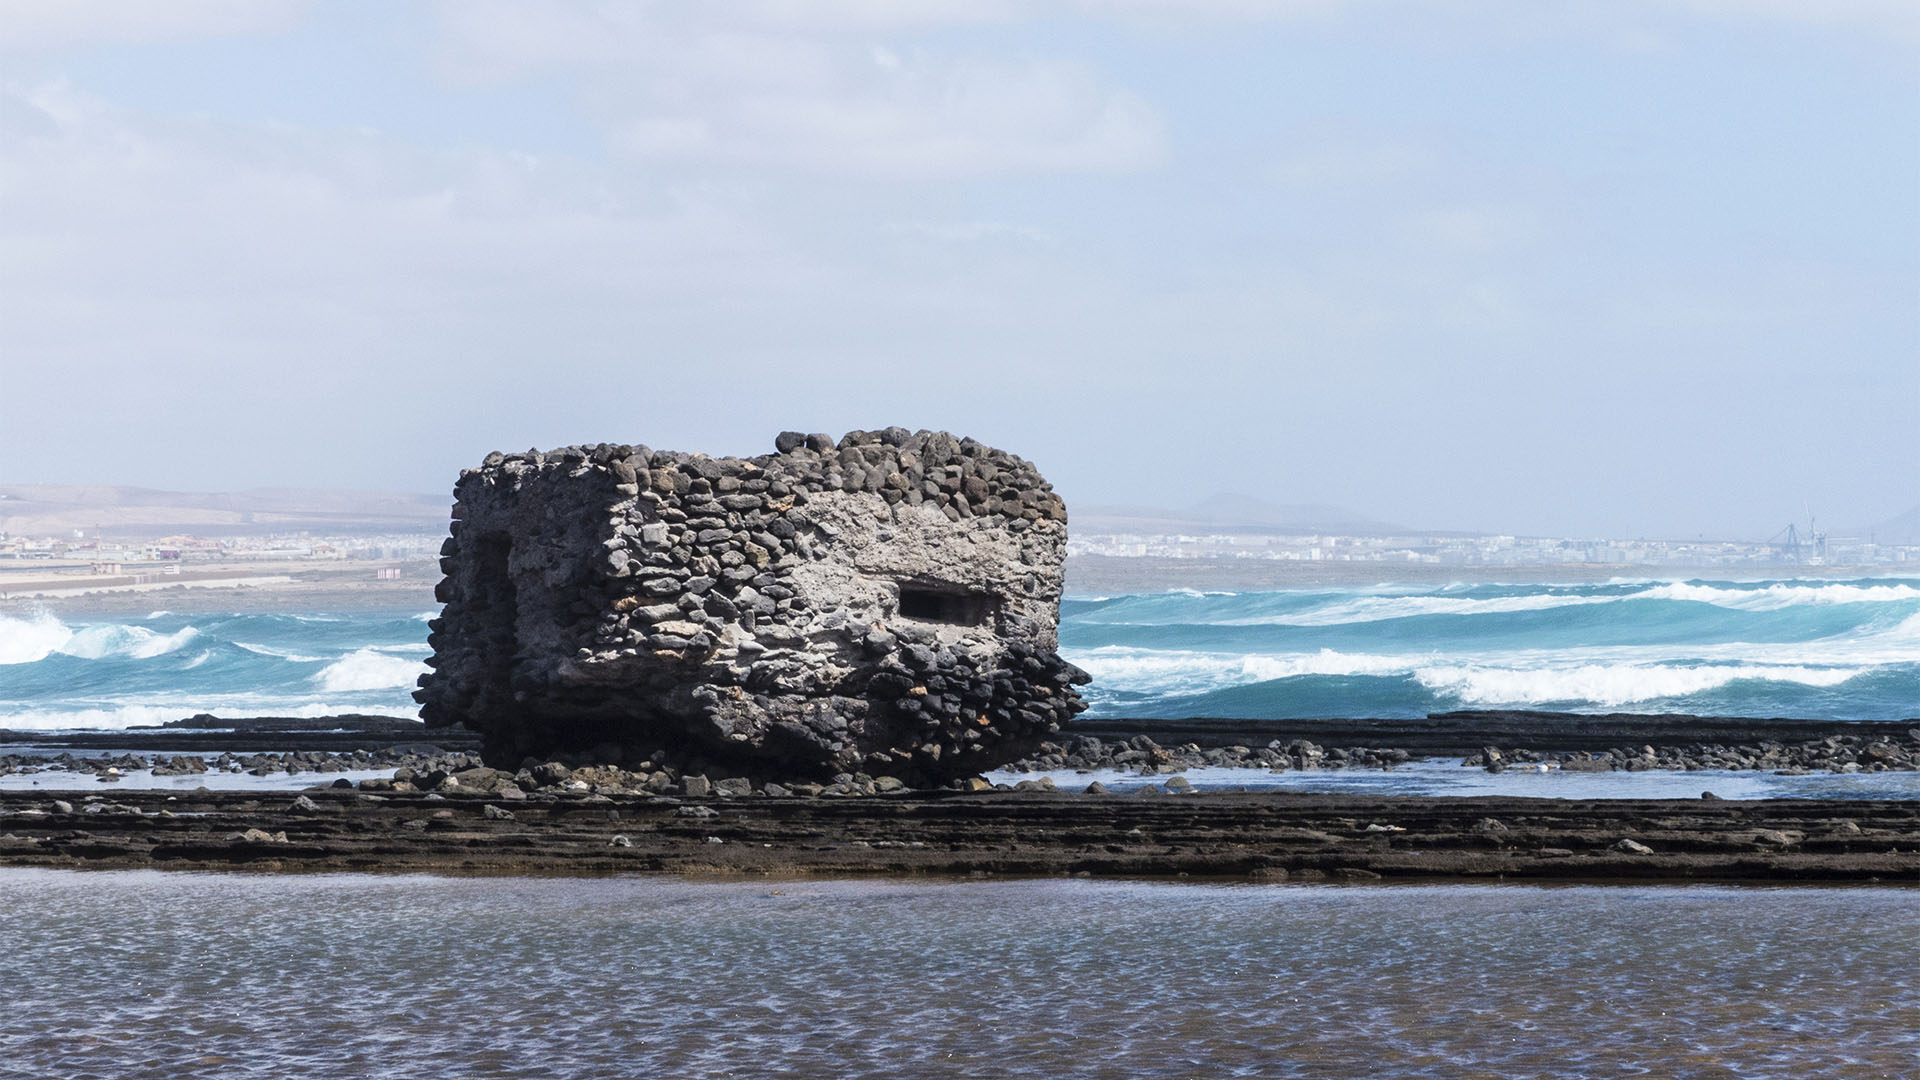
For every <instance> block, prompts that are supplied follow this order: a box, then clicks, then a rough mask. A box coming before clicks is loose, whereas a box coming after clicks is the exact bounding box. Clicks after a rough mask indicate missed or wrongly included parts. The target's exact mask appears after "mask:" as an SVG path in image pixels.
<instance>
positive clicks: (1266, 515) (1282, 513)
mask: <svg viewBox="0 0 1920 1080" xmlns="http://www.w3.org/2000/svg"><path fill="white" fill-rule="evenodd" d="M1070 510H1071V511H1072V515H1073V526H1074V528H1075V529H1076V530H1079V531H1082V532H1100V533H1106V532H1116V533H1169V532H1202V531H1205V532H1255V533H1285V534H1291V535H1301V536H1307V535H1321V534H1330V535H1337V536H1404V535H1407V534H1409V533H1410V532H1412V531H1413V530H1410V529H1408V528H1407V527H1406V526H1404V525H1396V524H1394V523H1393V522H1389V521H1381V520H1379V519H1377V518H1370V517H1367V516H1366V515H1364V514H1360V513H1356V512H1355V511H1352V510H1349V509H1347V508H1346V507H1343V506H1330V505H1327V504H1324V503H1273V502H1268V501H1266V500H1265V499H1256V498H1254V497H1252V496H1250V495H1213V496H1210V497H1208V498H1206V499H1202V500H1201V501H1200V502H1197V503H1195V504H1193V505H1192V506H1189V507H1187V508H1186V509H1184V510H1168V509H1164V508H1159V507H1145V506H1101V505H1096V504H1082V505H1078V506H1073V507H1070Z"/></svg>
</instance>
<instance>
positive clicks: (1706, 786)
mask: <svg viewBox="0 0 1920 1080" xmlns="http://www.w3.org/2000/svg"><path fill="white" fill-rule="evenodd" d="M1177 775H1180V776H1184V777H1186V778H1187V782H1188V783H1190V784H1192V785H1193V786H1194V788H1195V789H1196V790H1199V791H1229V790H1233V789H1235V788H1242V787H1244V788H1246V789H1247V790H1249V791H1298V792H1312V793H1316V794H1347V795H1507V796H1516V797H1523V798H1538V799H1697V798H1699V797H1700V793H1701V792H1702V791H1712V792H1713V793H1714V794H1715V795H1718V796H1720V797H1721V798H1723V799H1920V772H1878V773H1869V772H1861V773H1832V772H1810V773H1807V774H1805V775H1803V776H1778V775H1775V774H1773V773H1770V772H1763V771H1758V770H1730V769H1697V770H1694V771H1691V772H1688V771H1678V770H1649V771H1647V772H1626V771H1613V772H1576V771H1572V770H1568V769H1548V768H1534V767H1529V766H1516V767H1514V768H1510V769H1508V770H1507V771H1505V772H1500V773H1490V772H1488V771H1487V770H1485V769H1482V768H1477V767H1476V768H1470V769H1469V768H1462V767H1461V765H1460V759H1459V758H1426V759H1423V760H1420V761H1412V762H1408V763H1406V764H1404V765H1396V766H1394V767H1393V768H1391V769H1288V770H1285V771H1283V772H1268V771H1267V770H1265V769H1219V768H1211V769H1188V770H1186V771H1185V772H1183V773H1179V774H1177ZM1043 776H1044V777H1047V778H1048V779H1050V780H1052V781H1053V782H1054V784H1055V786H1057V787H1058V788H1060V790H1062V791H1079V790H1081V789H1082V788H1085V787H1086V786H1087V785H1088V784H1089V783H1092V782H1093V781H1095V780H1098V781H1099V782H1100V783H1102V784H1103V785H1105V786H1106V787H1107V789H1108V790H1110V791H1116V792H1126V791H1136V790H1138V789H1140V788H1142V787H1145V786H1146V785H1148V784H1163V783H1165V782H1166V781H1168V780H1171V779H1172V778H1173V776H1172V775H1166V776H1154V775H1146V776H1142V775H1140V774H1138V773H1131V772H1121V771H1117V770H1111V769H1107V770H1091V771H1088V772H1078V771H1075V770H1072V769H1058V770H1054V771H1051V772H1030V773H1016V772H1005V771H1001V772H992V773H988V774H987V779H989V780H992V781H994V782H995V783H999V784H1012V783H1018V782H1019V781H1021V780H1038V779H1040V778H1041V777H1043Z"/></svg>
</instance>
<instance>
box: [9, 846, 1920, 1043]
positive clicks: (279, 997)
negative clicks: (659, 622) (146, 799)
mask: <svg viewBox="0 0 1920 1080" xmlns="http://www.w3.org/2000/svg"><path fill="white" fill-rule="evenodd" d="M0 910H4V911H6V912H7V920H8V922H7V927H8V932H9V934H10V936H11V937H12V938H13V940H15V941H17V942H21V943H26V944H25V946H24V947H20V948H12V949H6V950H0V986H5V987H6V990H7V999H8V1004H7V1008H6V1009H5V1010H0V1076H22V1077H43V1076H61V1077H89V1076H97V1077H115V1078H144V1077H167V1078H174V1077H188V1076H220V1077H225V1076H353V1077H421V1076H433V1077H440V1076H458V1077H516V1078H522V1080H532V1078H565V1077H583V1076H673V1077H731V1076H742V1077H795V1078H800V1077H808V1078H811V1077H849V1078H855V1077H860V1078H864V1077H873V1078H880V1077H885V1078H889V1080H891V1078H896V1077H955V1078H970V1077H995V1078H997V1077H1009V1076H1020V1077H1027V1076H1032V1077H1073V1078H1078V1077H1096V1078H1109V1077H1110V1078H1115V1080H1121V1078H1124V1080H1140V1078H1168V1080H1172V1078H1185V1077H1321V1078H1344V1077H1377V1076H1392V1077H1434V1078H1466V1077H1529V1078H1531V1077H1543V1076H1551V1077H1566V1078H1600V1077H1626V1076H1656V1077H1697V1078H1707V1077H1736V1076H1737V1077H1745V1078H1773V1077H1779V1078H1793V1080H1804V1078H1806V1077H1856V1076H1857V1077H1897V1076H1912V1075H1914V1068H1915V1065H1916V1062H1920V981H1916V972H1920V936H1916V935H1915V934H1914V933H1913V927H1914V925H1915V923H1916V920H1917V919H1920V892H1916V891H1914V890H1898V889H1725V888H1673V887H1660V888H1592V887H1586V888H1538V887H1521V886H1480V887H1472V886H1411V887H1407V886H1395V887H1386V888H1382V887H1356V886H1324V887H1314V886H1285V885H1282V886H1213V885H1178V884H1171V885H1163V884H1140V883H1129V882H1091V881H1087V882H1081V881H1018V882H968V883H954V884H924V883H923V884H904V883H873V882H834V881H796V882H752V883H746V882H706V883H698V882H687V881H679V880H672V879H662V878H616V879H599V880H577V879H561V880H554V879H504V880H503V879H461V878H432V877H369V876H360V875H338V876H321V877H300V876H283V877H273V876H265V877H262V876H252V875H244V874H230V875H218V876H213V875H200V874H174V873H162V872H115V873H98V872H80V873H75V872H58V871H38V870H10V871H0Z"/></svg>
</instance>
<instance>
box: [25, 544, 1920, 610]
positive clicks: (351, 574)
mask: <svg viewBox="0 0 1920 1080" xmlns="http://www.w3.org/2000/svg"><path fill="white" fill-rule="evenodd" d="M381 568H387V569H392V570H397V571H398V573H399V576H398V577H392V578H384V579H383V578H378V577H376V573H377V571H378V570H379V569H381ZM223 575H224V579H223ZM10 577H11V575H0V614H6V615H16V616H18V615H24V614H31V613H33V612H36V611H51V612H55V613H57V614H62V615H72V616H81V617H85V616H92V615H121V614H128V613H135V614H144V613H146V612H149V611H154V610H168V611H178V612H234V613H243V614H251V613H269V612H287V611H298V612H326V611H367V610H394V611H401V610H404V611H409V612H419V611H432V610H436V609H437V608H439V606H440V605H439V603H438V602H437V601H436V600H434V598H433V589H434V585H435V584H436V583H437V582H438V581H439V573H438V571H437V569H436V568H435V567H434V566H433V565H432V564H431V563H419V562H400V563H394V562H364V563H361V562H355V563H351V564H338V565H330V566H326V567H324V568H315V567H314V566H313V565H312V564H311V563H307V564H304V565H273V566H263V565H261V564H258V563H241V564H235V565H233V566H231V567H219V566H206V567H195V568H194V570H192V571H189V572H187V573H186V574H184V575H183V579H182V580H180V581H176V582H172V583H167V582H149V583H145V584H141V585H137V586H136V585H130V584H126V583H122V582H120V581H119V579H112V580H107V581H100V582H98V583H95V582H93V581H90V580H89V579H87V578H85V577H73V578H68V579H64V580H61V581H59V582H58V583H57V585H58V587H56V588H48V587H47V586H48V584H49V580H47V579H42V580H37V581H33V582H23V581H10V580H9V578H10ZM1903 577H1904V578H1916V577H1920V569H1916V568H1910V567H1890V566H1765V567H1762V566H1756V567H1742V568H1729V567H1725V566H1698V567H1685V566H1662V567H1649V566H1642V565H1630V564H1611V563H1561V564H1545V565H1527V566H1500V565H1490V564H1470V565H1435V564H1431V563H1404V564H1401V563H1380V562H1342V561H1334V560H1318V561H1315V560H1279V559H1201V558H1193V559H1178V558H1164V557H1158V556H1151V555H1148V556H1113V555H1071V556H1069V557H1068V558H1067V595H1068V596H1069V597H1076V596H1079V597H1085V596H1105V595H1114V594H1124V593H1153V592H1165V591H1168V590H1170V589H1199V590H1224V589H1233V590H1278V589H1305V588H1315V587H1322V586H1327V587H1332V586H1353V585H1389V584H1404V585H1435V584H1445V583H1447V582H1454V581H1463V582H1477V583H1487V584H1514V585H1538V584H1561V583H1565V584H1584V583H1593V582H1606V581H1611V580H1614V579H1626V580H1675V581H1680V580H1689V579H1701V580H1711V581H1744V580H1750V579H1751V580H1762V579H1765V580H1777V579H1780V578H1818V579H1825V580H1844V579H1850V578H1903ZM129 580H130V579H129Z"/></svg>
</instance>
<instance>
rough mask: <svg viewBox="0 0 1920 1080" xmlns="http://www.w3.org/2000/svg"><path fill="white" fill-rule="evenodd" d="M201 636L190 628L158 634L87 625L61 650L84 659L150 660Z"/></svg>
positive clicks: (140, 627) (133, 628)
mask: <svg viewBox="0 0 1920 1080" xmlns="http://www.w3.org/2000/svg"><path fill="white" fill-rule="evenodd" d="M199 636H200V631H198V630H196V629H194V628H193V627H191V626H187V627H182V628H181V629H179V630H176V631H174V632H173V633H171V634H159V633H155V632H154V631H152V630H149V629H147V628H146V627H144V626H120V625H106V626H88V627H84V628H82V629H80V630H76V631H74V632H73V635H72V637H70V638H69V639H68V640H67V642H66V643H65V644H63V645H61V646H60V649H59V651H60V652H62V653H65V654H66V655H68V656H76V657H79V658H80V659H82V660H106V659H110V658H120V659H129V660H149V659H152V658H153V657H156V656H164V655H166V654H167V653H170V652H173V651H175V650H177V649H180V648H183V647H184V646H185V645H186V644H187V643H188V642H190V641H192V640H193V639H194V638H196V637H199Z"/></svg>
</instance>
